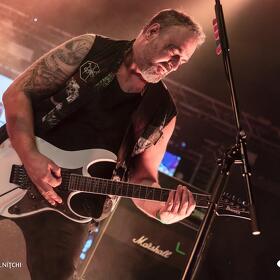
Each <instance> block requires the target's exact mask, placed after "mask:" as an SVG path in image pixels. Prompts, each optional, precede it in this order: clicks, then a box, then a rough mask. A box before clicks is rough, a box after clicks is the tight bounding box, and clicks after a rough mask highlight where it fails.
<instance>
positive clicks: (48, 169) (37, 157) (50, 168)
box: [23, 151, 62, 205]
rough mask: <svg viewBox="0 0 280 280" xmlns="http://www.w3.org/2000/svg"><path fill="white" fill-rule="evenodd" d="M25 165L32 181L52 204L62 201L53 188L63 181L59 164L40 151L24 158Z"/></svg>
mask: <svg viewBox="0 0 280 280" xmlns="http://www.w3.org/2000/svg"><path fill="white" fill-rule="evenodd" d="M23 165H24V167H25V170H26V172H27V174H28V176H29V178H30V179H31V181H32V182H33V183H34V184H35V186H36V187H37V189H38V190H39V192H40V193H41V194H42V196H43V197H44V198H45V199H46V200H47V201H48V202H49V203H50V204H52V205H55V204H56V203H61V202H62V199H61V197H60V196H59V195H58V194H57V193H56V192H55V191H54V189H53V188H55V187H57V186H59V185H60V184H61V182H62V179H61V173H60V172H61V169H60V167H59V166H57V165H56V164H55V163H54V162H53V161H51V160H50V159H49V158H47V157H45V156H44V155H42V154H41V153H39V152H38V151H34V152H32V153H30V154H29V155H28V157H26V158H25V159H24V161H23Z"/></svg>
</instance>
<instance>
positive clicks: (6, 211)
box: [0, 137, 116, 223]
mask: <svg viewBox="0 0 280 280" xmlns="http://www.w3.org/2000/svg"><path fill="white" fill-rule="evenodd" d="M36 143H37V147H38V149H39V151H40V152H41V153H42V154H44V155H45V156H47V157H48V158H50V159H51V160H52V161H54V162H55V163H56V164H57V165H58V166H60V167H61V168H62V172H63V171H64V170H66V171H67V172H69V174H70V173H75V174H80V175H83V176H86V177H90V176H95V177H101V178H108V179H110V178H111V176H112V171H113V169H114V166H115V162H116V155H115V154H114V153H112V152H110V151H107V150H105V149H88V150H81V151H71V152H70V151H65V150H61V149H59V148H57V147H55V146H53V145H51V144H50V143H48V142H46V141H44V140H43V139H41V138H38V137H36ZM13 165H22V163H21V161H20V159H19V157H18V155H17V153H16V151H15V150H14V149H13V147H12V146H11V142H10V140H9V139H7V140H5V141H4V142H3V143H2V144H1V145H0V170H1V173H0V215H1V216H3V217H7V218H19V217H25V216H29V215H32V214H36V213H38V212H42V211H56V212H59V213H60V214H62V215H64V216H65V217H67V218H68V219H70V220H72V221H75V222H79V223H86V222H88V221H90V220H91V219H92V217H94V218H99V216H100V215H101V212H102V208H101V209H100V207H99V205H96V207H94V206H93V203H94V201H97V202H98V201H99V202H100V200H102V199H100V197H99V199H97V195H95V194H92V193H87V192H80V191H72V192H71V191H67V190H66V189H65V188H60V186H59V187H57V188H55V191H56V192H57V193H58V194H59V195H60V196H61V197H62V199H63V203H62V204H57V205H56V206H52V205H50V204H49V203H48V202H47V201H46V200H45V199H44V197H43V196H42V195H41V194H40V193H39V191H38V190H37V188H36V187H35V186H34V185H33V184H30V185H29V187H28V188H22V187H21V186H20V185H17V184H14V183H11V179H10V177H11V170H12V166H13ZM63 184H67V182H64V181H62V185H63ZM103 197H104V200H105V198H106V196H103ZM104 200H103V202H104ZM89 202H90V203H91V204H92V205H89ZM102 204H103V203H102ZM94 208H96V209H94ZM87 213H90V217H89V215H86V214H87Z"/></svg>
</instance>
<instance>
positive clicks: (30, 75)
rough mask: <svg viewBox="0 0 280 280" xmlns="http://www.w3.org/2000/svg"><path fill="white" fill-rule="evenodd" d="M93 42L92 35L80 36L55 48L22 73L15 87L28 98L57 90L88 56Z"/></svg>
mask: <svg viewBox="0 0 280 280" xmlns="http://www.w3.org/2000/svg"><path fill="white" fill-rule="evenodd" d="M93 41H94V37H93V36H92V35H82V36H79V37H77V38H74V39H71V40H70V41H68V42H66V43H64V44H63V45H61V46H59V47H57V48H55V49H54V50H52V51H50V52H49V53H47V54H46V55H44V56H43V57H42V58H41V59H39V60H38V61H37V62H35V63H34V64H33V65H32V66H31V67H30V68H29V69H28V70H27V71H26V72H25V73H23V75H22V76H20V77H19V78H18V79H17V81H16V82H17V84H16V87H17V88H18V89H19V90H21V91H23V92H24V93H25V94H26V95H27V96H29V97H36V95H37V94H38V95H40V96H42V94H43V95H45V94H46V95H48V94H50V93H52V92H54V91H56V90H58V89H59V87H60V86H61V85H63V84H64V83H65V82H66V81H67V80H68V78H69V77H70V76H71V74H72V73H73V72H74V71H75V70H76V69H77V67H78V66H79V64H80V63H81V61H82V60H83V59H84V57H85V56H86V55H87V54H88V52H89V50H90V48H91V46H92V44H93ZM37 97H39V96H37Z"/></svg>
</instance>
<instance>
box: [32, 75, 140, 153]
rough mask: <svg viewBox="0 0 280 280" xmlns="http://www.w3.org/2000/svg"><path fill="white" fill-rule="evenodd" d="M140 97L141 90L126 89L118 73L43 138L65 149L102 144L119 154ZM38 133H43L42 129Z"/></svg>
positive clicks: (43, 109)
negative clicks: (118, 78)
mask: <svg viewBox="0 0 280 280" xmlns="http://www.w3.org/2000/svg"><path fill="white" fill-rule="evenodd" d="M141 98H142V96H141V94H140V93H126V92H123V91H122V89H121V88H120V86H119V83H118V80H117V78H116V77H115V79H114V80H113V81H112V83H111V84H110V85H109V86H108V87H107V88H106V89H105V90H104V91H102V92H99V93H93V95H92V98H91V100H90V102H89V103H88V104H87V105H86V106H83V107H81V108H80V109H79V110H78V111H77V112H75V113H73V114H71V115H69V116H68V117H67V118H65V119H64V120H63V121H61V122H60V123H59V124H58V125H57V126H56V127H54V128H53V129H51V130H50V131H48V132H47V133H46V135H43V136H42V138H43V139H45V140H46V141H48V142H49V143H51V144H53V145H55V146H56V147H58V148H60V149H64V150H69V151H71V150H83V149H92V148H100V149H101V148H102V149H107V150H109V151H111V152H113V153H115V154H117V153H118V150H119V147H120V145H121V141H122V139H123V137H124V134H125V131H126V129H127V127H128V125H129V123H130V121H131V116H132V113H133V112H134V111H135V110H136V109H137V107H138V105H139V103H140V101H141ZM50 105H51V103H50V102H43V103H42V104H40V105H39V106H36V108H35V111H40V114H42V113H44V112H48V111H49V110H50V108H51V107H50ZM52 106H53V105H52ZM37 135H38V136H40V131H38V132H37Z"/></svg>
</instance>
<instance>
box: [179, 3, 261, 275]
mask: <svg viewBox="0 0 280 280" xmlns="http://www.w3.org/2000/svg"><path fill="white" fill-rule="evenodd" d="M215 2H216V4H215V13H216V20H217V25H218V31H219V33H218V37H219V40H220V45H219V46H218V48H217V50H218V51H219V53H222V54H223V62H224V67H225V73H226V78H227V82H228V85H229V87H230V92H231V104H232V108H233V112H234V119H235V124H236V132H237V135H236V144H235V145H234V146H233V147H231V148H230V149H228V151H226V152H225V154H224V156H223V158H222V159H218V164H219V165H220V166H221V168H220V175H219V177H218V178H217V180H216V182H215V186H214V191H213V194H212V199H211V202H210V204H209V207H208V210H207V212H206V214H205V217H204V220H203V222H202V224H201V226H200V229H199V232H198V236H197V239H196V242H195V244H194V247H193V249H192V252H191V255H190V258H189V261H188V264H187V267H186V270H185V272H184V275H183V277H182V279H185V280H193V279H194V278H195V276H196V274H197V271H198V266H199V264H200V262H201V259H202V254H203V252H204V249H205V246H206V242H207V240H208V238H209V232H210V229H211V227H212V225H213V222H214V218H215V216H216V215H215V212H216V207H217V205H218V202H219V199H220V196H221V195H222V193H223V191H224V187H225V184H226V181H227V179H228V176H229V173H230V168H231V166H232V164H233V163H234V164H241V165H242V176H243V178H244V182H245V185H246V191H247V197H248V203H249V210H250V218H251V228H252V234H253V235H259V234H260V230H259V228H258V225H257V218H256V212H255V207H254V202H253V197H252V191H251V190H252V184H251V178H250V176H251V172H250V166H249V161H248V155H247V149H246V133H245V131H244V130H243V129H242V128H241V125H240V117H239V116H240V114H239V107H238V100H237V95H236V91H235V86H234V81H233V74H232V69H231V62H230V56H229V45H228V39H227V34H226V27H225V21H224V15H223V9H222V5H221V4H220V1H219V0H215Z"/></svg>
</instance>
